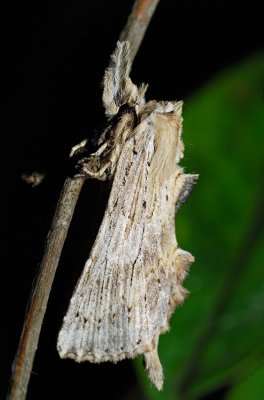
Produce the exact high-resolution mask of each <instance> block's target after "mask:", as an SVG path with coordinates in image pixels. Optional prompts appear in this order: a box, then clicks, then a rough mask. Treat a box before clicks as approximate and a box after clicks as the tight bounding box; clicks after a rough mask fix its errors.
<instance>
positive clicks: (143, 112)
mask: <svg viewBox="0 0 264 400" xmlns="http://www.w3.org/2000/svg"><path fill="white" fill-rule="evenodd" d="M129 72H130V61H129V43H128V42H122V43H120V42H119V43H118V44H117V48H116V51H115V52H114V54H113V55H112V64H111V66H110V67H109V68H108V69H107V70H106V72H105V76H104V90H103V104H104V107H105V112H106V115H107V116H108V117H109V126H108V127H107V129H106V130H105V131H104V132H103V133H102V135H101V137H100V139H99V143H98V144H99V149H98V151H97V152H96V153H94V154H92V155H91V156H90V157H88V159H87V160H86V161H85V162H84V163H83V170H82V172H83V173H84V174H86V175H87V176H89V177H94V178H97V179H101V180H105V179H110V178H112V180H113V182H112V188H111V193H110V197H109V201H108V205H107V208H106V211H105V215H104V219H103V222H102V224H101V227H100V230H99V232H98V235H97V238H96V240H95V243H94V245H93V248H92V251H91V254H90V256H89V258H88V260H87V262H86V264H85V268H84V270H83V273H82V276H81V278H80V280H79V282H78V284H77V286H76V288H75V291H74V293H73V296H72V298H71V301H70V305H69V309H68V311H67V313H66V316H65V317H64V320H63V325H62V328H61V331H60V333H59V337H58V351H59V354H60V356H61V357H62V358H65V357H69V358H72V359H74V360H75V361H77V362H81V361H85V360H88V361H90V362H96V363H99V362H104V361H112V362H114V363H116V362H117V361H120V360H122V359H124V358H134V357H136V356H137V355H140V354H142V355H143V357H144V361H145V368H146V370H147V372H148V375H149V378H150V380H151V381H152V382H153V383H154V384H155V385H156V387H157V388H158V389H161V388H162V385H163V372H162V366H161V363H160V360H159V357H158V353H157V347H158V341H159V336H160V334H161V333H163V332H166V331H167V330H168V329H169V323H168V322H169V319H170V316H171V314H172V312H173V311H174V309H175V307H176V306H177V305H179V304H181V303H182V302H183V300H184V298H185V296H186V293H187V291H186V290H185V289H184V288H183V287H182V281H183V279H184V277H185V276H186V273H187V271H188V268H189V265H190V264H191V263H192V262H193V260H194V258H193V256H192V255H191V254H190V253H188V252H187V251H184V250H182V249H180V247H179V246H178V243H177V240H176V236H175V213H176V210H177V209H178V208H179V206H180V205H181V204H182V203H183V202H185V201H186V199H187V198H188V196H189V195H190V193H191V189H192V186H193V184H194V183H195V182H196V180H197V177H198V175H190V174H187V175H186V174H184V171H183V169H182V168H181V167H180V166H179V161H180V159H181V158H182V157H183V150H184V147H183V142H182V139H181V132H182V102H181V101H160V102H158V101H149V102H147V103H146V102H145V99H144V95H145V92H146V89H147V86H146V85H141V86H140V87H137V86H136V85H134V84H133V83H132V81H131V80H130V78H129Z"/></svg>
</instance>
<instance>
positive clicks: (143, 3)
mask: <svg viewBox="0 0 264 400" xmlns="http://www.w3.org/2000/svg"><path fill="white" fill-rule="evenodd" d="M158 3H159V0H136V1H135V3H134V5H133V9H132V12H131V14H130V16H129V18H128V21H127V24H126V26H125V27H124V29H123V31H122V32H121V35H120V36H119V40H120V42H123V41H125V40H128V41H129V42H130V60H131V62H133V60H134V58H135V56H136V54H137V52H138V49H139V46H140V44H141V42H142V38H143V37H144V34H145V32H146V29H147V27H148V25H149V22H150V20H151V18H152V15H153V14H154V12H155V10H156V7H157V5H158Z"/></svg>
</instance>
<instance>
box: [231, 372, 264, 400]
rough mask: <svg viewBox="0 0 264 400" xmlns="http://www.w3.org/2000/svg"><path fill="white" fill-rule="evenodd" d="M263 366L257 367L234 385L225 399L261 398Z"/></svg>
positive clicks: (256, 399)
mask: <svg viewBox="0 0 264 400" xmlns="http://www.w3.org/2000/svg"><path fill="white" fill-rule="evenodd" d="M263 382H264V366H261V367H259V368H258V369H257V370H255V371H254V372H253V373H251V374H250V375H249V376H247V377H246V378H245V379H244V380H243V381H242V382H240V383H239V384H237V385H235V386H234V388H233V389H232V390H231V392H230V393H229V394H228V396H227V398H226V400H249V399H250V400H261V399H262V398H263Z"/></svg>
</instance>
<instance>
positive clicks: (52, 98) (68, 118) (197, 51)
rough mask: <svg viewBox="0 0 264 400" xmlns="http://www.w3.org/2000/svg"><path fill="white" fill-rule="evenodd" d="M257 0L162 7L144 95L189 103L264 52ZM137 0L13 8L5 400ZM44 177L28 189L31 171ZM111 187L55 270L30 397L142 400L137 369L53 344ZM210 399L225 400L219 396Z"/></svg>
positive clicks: (141, 65) (80, 214)
mask: <svg viewBox="0 0 264 400" xmlns="http://www.w3.org/2000/svg"><path fill="white" fill-rule="evenodd" d="M258 3H259V2H258V1H251V2H245V4H242V2H241V1H235V0H230V1H221V2H220V1H219V2H207V1H199V2H194V1H183V2H180V1H173V0H161V2H160V5H159V6H158V8H157V10H156V14H155V15H154V17H153V20H152V22H151V25H150V26H149V29H148V31H147V33H146V36H145V39H144V41H143V43H142V46H141V49H140V51H139V53H138V55H137V57H136V60H135V62H134V65H133V72H132V79H133V81H134V82H135V83H140V82H148V83H149V85H150V87H149V90H148V95H147V98H149V99H150V98H155V99H166V100H169V99H186V98H187V97H188V96H189V95H191V94H192V93H193V92H195V91H196V90H198V89H199V88H200V87H201V86H203V85H204V84H205V83H206V82H207V81H208V80H210V78H211V77H213V76H215V75H216V74H217V72H219V71H221V70H222V69H224V68H225V67H227V66H229V65H232V64H233V63H234V62H236V61H239V60H242V59H243V58H245V57H247V56H249V55H251V54H253V53H255V52H256V51H257V50H260V49H261V48H263V38H264V37H263V20H262V18H263V14H262V12H261V11H260V9H259V7H258ZM132 4H133V1H106V0H104V1H97V2H89V1H85V2H84V1H81V2H69V3H67V5H66V4H64V2H58V1H53V2H48V1H46V2H34V3H30V2H29V1H25V2H20V3H17V4H16V3H15V4H14V3H9V4H8V5H7V6H6V9H5V10H4V12H3V19H4V37H3V38H4V67H5V71H4V74H3V81H4V82H3V83H4V91H3V97H4V107H3V111H4V113H3V119H2V124H3V126H2V137H1V139H2V152H1V153H2V156H1V159H2V161H3V166H2V183H3V184H2V188H4V190H3V191H2V193H3V195H2V198H3V201H4V206H3V208H2V217H1V220H2V222H1V227H2V228H3V232H2V233H3V234H4V241H2V244H4V246H3V255H2V280H1V282H2V285H1V286H2V290H1V302H0V304H1V348H0V351H1V356H0V359H1V378H0V379H1V383H0V387H1V394H3V396H4V393H5V391H6V389H7V386H8V379H9V376H10V373H11V363H12V360H13V357H14V354H15V351H16V348H17V344H18V339H19V336H20V332H21V327H22V324H23V318H24V312H25V306H26V303H27V299H28V295H29V293H30V289H31V285H32V281H33V278H34V276H35V273H36V269H37V265H38V263H39V262H40V260H41V255H42V249H43V245H44V241H45V237H46V234H47V232H48V229H49V226H50V222H51V218H52V215H53V211H54V207H55V204H56V201H57V199H58V195H59V192H60V189H61V186H62V183H63V180H64V176H65V171H66V164H67V163H66V160H67V156H68V153H69V150H70V148H71V146H73V145H74V144H76V143H78V142H79V141H80V140H82V139H83V138H84V137H87V136H89V137H91V136H92V135H93V134H94V133H95V132H96V130H100V127H101V126H102V125H103V122H104V118H103V109H102V106H101V87H100V82H101V79H102V76H103V72H104V68H105V67H106V65H107V63H108V60H109V55H110V53H111V52H112V51H113V49H114V47H115V42H116V40H117V38H118V36H119V33H120V31H121V29H122V27H123V25H124V23H125V22H126V19H127V16H128V15H129V12H130V10H131V7H132ZM33 170H40V171H43V172H45V174H46V177H45V179H44V181H43V183H42V184H41V185H40V186H39V187H36V188H31V187H30V186H29V185H27V184H26V183H25V182H24V181H22V180H21V175H22V174H23V173H25V172H30V171H33ZM107 193H108V191H107V188H106V189H105V188H103V187H102V185H101V184H100V183H97V182H89V184H87V185H86V186H85V188H84V190H83V192H82V194H81V198H80V201H79V203H78V206H77V210H76V214H75V217H74V220H73V223H72V226H71V229H70V233H69V236H68V239H67V241H66V245H65V249H64V252H63V256H62V259H61V262H60V266H59V269H58V272H57V274H56V279H55V283H54V286H53V289H52V293H51V297H50V301H49V304H48V310H47V314H46V317H45V321H44V325H43V329H42V333H41V337H40V342H39V349H38V351H37V355H36V358H35V363H34V367H33V372H32V377H31V382H30V386H29V392H28V399H42V398H43V399H44V398H56V397H58V398H65V399H71V398H76V399H79V398H92V393H95V391H96V393H97V394H96V397H97V398H99V399H101V398H103V397H104V396H107V397H108V398H113V399H132V398H137V399H140V398H144V397H143V394H141V389H140V388H139V387H138V386H137V381H136V375H135V372H134V370H133V366H132V363H130V362H129V361H124V362H121V363H119V364H117V365H116V366H113V365H111V364H105V365H91V364H89V363H84V364H82V365H77V364H75V363H74V362H72V361H70V360H65V361H61V360H60V359H59V357H58V355H57V352H56V337H57V332H58V330H59V327H60V324H61V321H62V318H63V315H64V313H65V310H66V307H67V304H68V301H69V298H70V295H71V293H72V290H73V288H74V285H75V283H76V280H77V279H78V276H79V275H80V273H81V271H82V268H83V265H84V262H85V260H86V259H87V257H88V254H89V249H90V246H91V244H92V243H93V240H94V238H95V235H96V231H97V229H98V226H99V224H100V220H101V218H102V215H103V210H104V205H105V202H106V199H107ZM211 398H213V399H217V398H219V399H221V398H222V392H221V391H219V392H217V393H214V394H213V395H212V396H211Z"/></svg>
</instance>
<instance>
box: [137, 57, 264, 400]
mask: <svg viewBox="0 0 264 400" xmlns="http://www.w3.org/2000/svg"><path fill="white" fill-rule="evenodd" d="M263 83H264V55H263V54H259V55H257V56H255V57H253V58H251V59H248V60H245V61H244V62H243V63H242V64H240V65H236V66H234V67H232V68H230V69H228V70H226V71H224V72H222V73H221V74H220V75H219V76H218V77H216V79H215V80H213V81H211V82H210V83H209V84H208V85H206V87H204V88H202V89H201V90H199V91H198V92H197V93H196V94H195V95H194V96H193V97H192V98H190V99H188V100H187V101H186V102H185V108H184V131H183V137H184V142H185V158H184V160H183V161H182V165H183V166H184V167H185V170H186V172H189V173H191V172H195V173H196V172H197V173H199V174H200V179H199V182H198V184H197V187H196V188H195V189H194V191H193V194H192V196H191V198H190V199H189V201H188V203H187V204H186V205H185V206H183V207H182V209H181V210H180V212H179V213H178V214H177V223H176V226H177V238H178V241H179V244H180V246H181V247H182V248H183V249H185V250H188V251H190V252H191V253H192V254H194V255H195V258H196V261H195V264H194V265H193V266H192V268H191V271H190V273H189V276H188V278H187V279H186V280H185V287H186V288H188V290H190V292H191V294H190V296H189V298H188V299H187V300H186V301H185V303H184V305H183V306H182V307H180V308H179V309H177V310H176V311H175V313H174V315H173V317H172V319H171V331H170V332H169V333H166V334H165V335H162V336H161V338H160V344H159V355H160V359H161V362H162V364H163V367H164V375H165V384H164V390H163V391H162V392H158V391H157V390H156V389H155V388H154V387H153V386H151V385H150V383H149V381H148V379H147V378H146V375H145V373H144V372H143V369H142V365H141V362H140V361H137V360H136V362H135V363H136V369H137V371H138V375H139V379H140V381H141V382H142V386H143V388H144V392H145V393H146V397H147V398H149V399H153V400H165V399H166V400H170V399H178V400H183V399H184V400H192V399H198V398H199V399H202V398H203V397H204V396H205V395H209V394H210V393H215V392H216V391H217V390H218V389H221V388H225V389H226V390H225V391H224V393H225V396H224V397H223V398H225V399H227V400H249V399H250V400H257V399H258V400H260V399H262V398H263V397H262V396H263V388H264V386H263V385H264V383H263V382H264V369H263V366H262V367H261V365H263V363H264V341H263V333H264V270H263V267H264V263H263V260H264V245H263V244H264V229H263V226H262V221H263V220H264V218H263V215H264V182H263V181H264V180H263V175H262V174H263V172H264V98H263ZM261 387H262V391H261ZM212 398H213V397H212Z"/></svg>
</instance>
